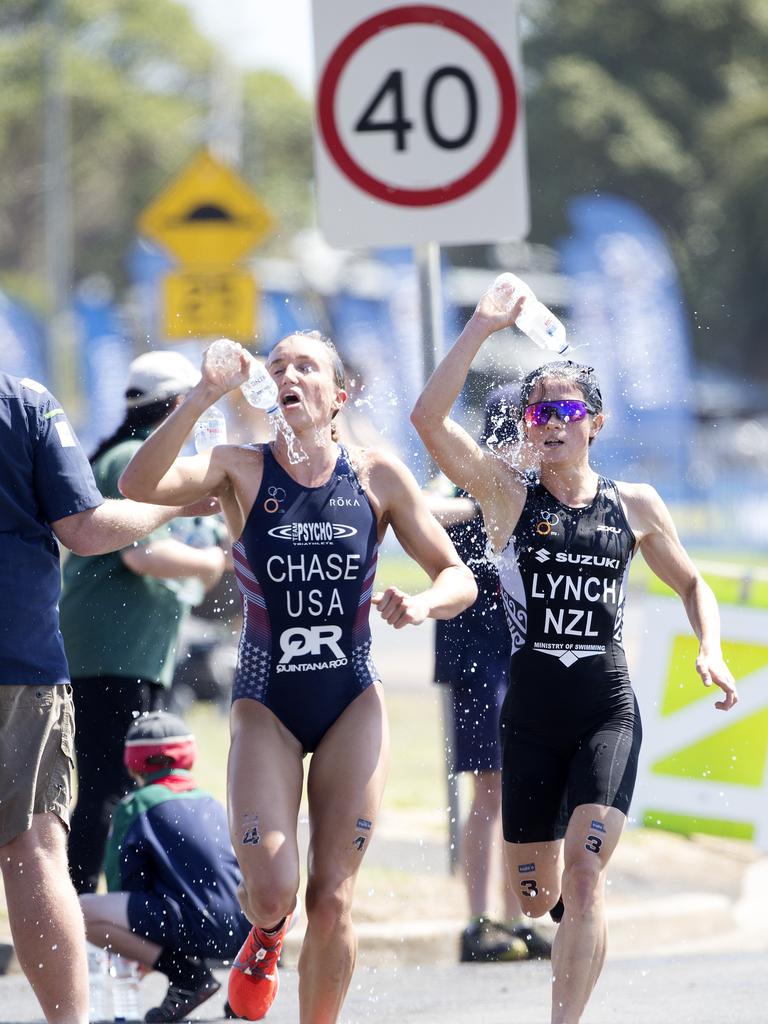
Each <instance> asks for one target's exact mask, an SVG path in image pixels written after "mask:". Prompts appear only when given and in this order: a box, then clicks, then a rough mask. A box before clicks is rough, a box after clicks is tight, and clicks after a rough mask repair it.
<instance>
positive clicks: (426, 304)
mask: <svg viewBox="0 0 768 1024" xmlns="http://www.w3.org/2000/svg"><path fill="white" fill-rule="evenodd" d="M414 258H415V261H416V268H417V272H418V275H419V312H420V316H421V352H422V373H423V378H424V383H425V384H426V382H427V380H428V379H429V378H430V376H431V375H432V373H433V371H434V369H435V367H436V366H437V364H438V363H439V362H440V360H441V359H442V358H443V353H444V351H445V318H444V316H443V281H442V274H441V267H440V245H439V243H438V242H427V243H425V244H424V245H420V246H417V247H416V248H415V249H414ZM429 469H430V474H432V473H434V472H435V470H436V467H435V466H434V464H433V463H432V460H431V459H430V462H429ZM440 689H441V691H442V697H443V715H442V719H443V738H444V743H443V749H444V750H445V752H446V759H445V785H446V794H447V797H448V805H447V808H448V867H449V869H450V872H451V874H452V875H455V874H456V871H457V870H458V867H459V845H460V837H459V777H458V775H456V774H454V773H452V772H451V766H450V759H449V757H448V750H449V746H450V743H449V731H450V729H451V723H452V721H453V711H452V707H451V688H450V686H442V687H440Z"/></svg>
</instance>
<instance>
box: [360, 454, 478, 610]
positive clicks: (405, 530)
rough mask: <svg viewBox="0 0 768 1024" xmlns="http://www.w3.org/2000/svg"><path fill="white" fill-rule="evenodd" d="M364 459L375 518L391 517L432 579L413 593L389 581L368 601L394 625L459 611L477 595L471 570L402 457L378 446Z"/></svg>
mask: <svg viewBox="0 0 768 1024" xmlns="http://www.w3.org/2000/svg"><path fill="white" fill-rule="evenodd" d="M368 461H369V471H368V480H369V497H370V498H371V501H372V503H373V505H374V508H375V509H376V512H377V515H378V518H379V522H380V523H383V524H385V525H386V524H389V523H391V525H392V528H393V530H394V531H395V535H396V536H397V539H398V540H399V541H400V544H401V545H402V547H403V548H404V550H405V551H406V552H407V553H408V554H409V555H410V556H411V558H413V559H414V561H416V562H418V564H419V565H420V566H421V567H422V569H424V571H425V572H426V573H427V575H428V576H429V578H430V579H431V580H432V585H431V586H430V587H428V588H427V589H426V590H423V591H421V593H418V594H406V593H404V592H403V591H402V590H400V589H399V588H398V587H388V588H387V589H386V590H385V591H383V592H380V593H377V594H375V595H374V598H373V603H374V604H375V605H376V606H377V607H378V609H379V612H380V613H381V615H382V616H383V618H384V619H385V620H386V621H387V622H389V623H390V624H391V625H393V626H394V627H395V628H396V629H400V628H402V627H403V626H405V625H408V624H414V625H417V624H418V623H420V622H423V621H424V620H425V619H427V618H432V619H450V618H452V617H453V616H454V615H458V614H459V612H462V611H464V609H465V608H468V607H469V605H471V604H472V602H473V601H474V600H475V598H476V597H477V584H476V583H475V578H474V576H473V575H472V573H471V572H470V570H469V569H468V568H467V567H466V565H464V563H463V562H462V561H461V559H460V558H459V556H458V555H457V554H456V549H455V548H454V546H453V544H452V543H451V540H450V539H449V537H448V534H447V533H446V532H445V530H444V529H443V528H442V526H440V524H439V523H438V522H437V520H436V519H435V518H434V516H433V515H432V513H431V512H430V511H429V506H428V505H427V502H426V499H425V497H424V495H423V494H422V492H421V490H420V489H419V485H418V484H417V483H416V481H415V479H414V478H413V476H412V475H411V473H410V472H409V470H408V469H406V467H405V466H404V465H403V463H402V462H400V460H399V459H397V458H396V457H395V456H393V455H390V454H388V453H385V452H381V451H377V452H369V453H368Z"/></svg>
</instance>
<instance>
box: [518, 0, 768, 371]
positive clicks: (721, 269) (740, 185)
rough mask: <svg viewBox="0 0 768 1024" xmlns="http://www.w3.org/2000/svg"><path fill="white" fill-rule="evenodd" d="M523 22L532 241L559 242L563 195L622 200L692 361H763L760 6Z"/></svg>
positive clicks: (744, 1)
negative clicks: (649, 231) (655, 228)
mask: <svg viewBox="0 0 768 1024" xmlns="http://www.w3.org/2000/svg"><path fill="white" fill-rule="evenodd" d="M524 11H525V20H524V26H525V32H526V44H525V58H526V66H527V76H528V77H527V87H528V99H527V121H528V139H529V152H530V167H531V196H532V199H531V202H532V218H533V231H532V237H533V238H535V239H537V240H541V241H547V242H552V241H554V240H555V239H556V238H557V237H558V236H559V235H561V234H562V233H563V232H565V231H567V230H568V225H567V223H566V219H565V206H566V202H567V199H568V198H569V197H570V196H571V195H574V194H577V193H584V192H591V193H594V194H597V193H600V192H613V193H616V194H618V195H622V196H625V197H627V198H629V199H632V200H634V201H636V202H637V203H638V204H639V205H640V206H641V207H643V208H644V209H645V210H647V211H648V213H650V214H651V215H652V216H653V217H655V218H656V219H657V221H658V222H659V223H660V224H661V226H662V227H663V228H664V229H665V230H666V232H667V235H668V237H669V241H670V244H671V246H672V249H673V251H674V253H675V256H676V259H677V262H678V266H679V267H680V269H681V272H682V276H683V281H684V286H685V288H686V291H687V295H688V300H689V304H690V308H691V310H692V312H693V314H694V316H695V322H696V325H697V327H699V328H700V330H698V331H697V332H696V343H697V346H698V348H699V351H700V352H701V353H702V354H704V355H706V356H708V357H710V358H714V359H723V360H724V359H727V360H728V361H733V358H734V354H735V353H736V351H737V350H738V351H740V352H741V353H742V359H743V360H746V358H747V354H749V355H750V356H752V355H754V354H755V352H756V350H757V349H758V348H760V347H761V348H768V346H765V345H764V344H762V345H760V341H761V340H762V342H763V343H764V342H765V341H766V340H768V334H767V333H766V327H765V324H766V322H767V321H766V317H765V312H766V309H765V306H766V303H768V298H766V289H765V286H764V283H763V284H760V281H763V282H764V281H765V279H766V272H767V271H768V256H766V252H768V247H766V246H765V244H764V242H763V238H764V237H765V235H766V234H767V233H768V199H767V198H766V195H765V191H766V190H765V188H764V186H763V184H762V183H763V182H764V181H765V179H766V174H767V173H768V99H767V98H766V97H768V88H767V87H768V72H767V71H766V62H765V53H766V52H768V4H766V3H765V0H643V2H642V3H638V2H636V0H527V3H526V4H525V5H524ZM761 55H762V56H761ZM762 367H763V369H764V370H766V371H767V372H768V353H767V354H766V356H764V357H762Z"/></svg>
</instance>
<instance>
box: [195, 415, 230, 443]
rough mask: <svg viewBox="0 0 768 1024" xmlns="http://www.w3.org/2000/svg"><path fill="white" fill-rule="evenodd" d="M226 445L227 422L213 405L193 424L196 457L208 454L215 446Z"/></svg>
mask: <svg viewBox="0 0 768 1024" xmlns="http://www.w3.org/2000/svg"><path fill="white" fill-rule="evenodd" d="M226 443H227V421H226V420H225V419H224V413H223V412H222V411H221V409H218V408H217V407H216V406H215V405H212V406H211V407H210V409H206V410H205V412H204V413H203V415H202V416H201V417H200V419H199V420H198V421H197V423H196V424H195V451H196V452H197V453H198V455H200V454H202V453H203V452H209V451H210V450H211V448H215V447H216V445H217V444H226Z"/></svg>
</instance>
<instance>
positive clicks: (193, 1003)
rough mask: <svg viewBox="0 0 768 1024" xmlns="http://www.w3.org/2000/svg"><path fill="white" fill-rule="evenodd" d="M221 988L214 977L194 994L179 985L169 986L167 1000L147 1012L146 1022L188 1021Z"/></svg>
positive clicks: (156, 1023) (157, 1023)
mask: <svg viewBox="0 0 768 1024" xmlns="http://www.w3.org/2000/svg"><path fill="white" fill-rule="evenodd" d="M220 988H221V985H220V984H219V982H218V981H216V979H215V978H214V977H213V975H211V977H210V980H208V981H206V982H205V984H204V985H202V986H201V987H200V988H199V989H197V990H196V991H194V992H193V991H191V990H189V989H185V988H179V987H178V986H177V985H169V986H168V991H167V992H166V993H165V999H163V1001H162V1003H160V1005H159V1006H154V1007H152V1009H151V1010H147V1013H146V1016H145V1017H144V1020H145V1021H147V1022H148V1024H173V1022H174V1021H180V1020H187V1019H188V1017H189V1015H190V1013H191V1012H192V1011H193V1010H194V1009H195V1008H196V1007H197V1006H200V1004H201V1003H204V1002H205V1001H206V999H210V998H211V996H212V995H215V993H216V992H218V991H219V989H220Z"/></svg>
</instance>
